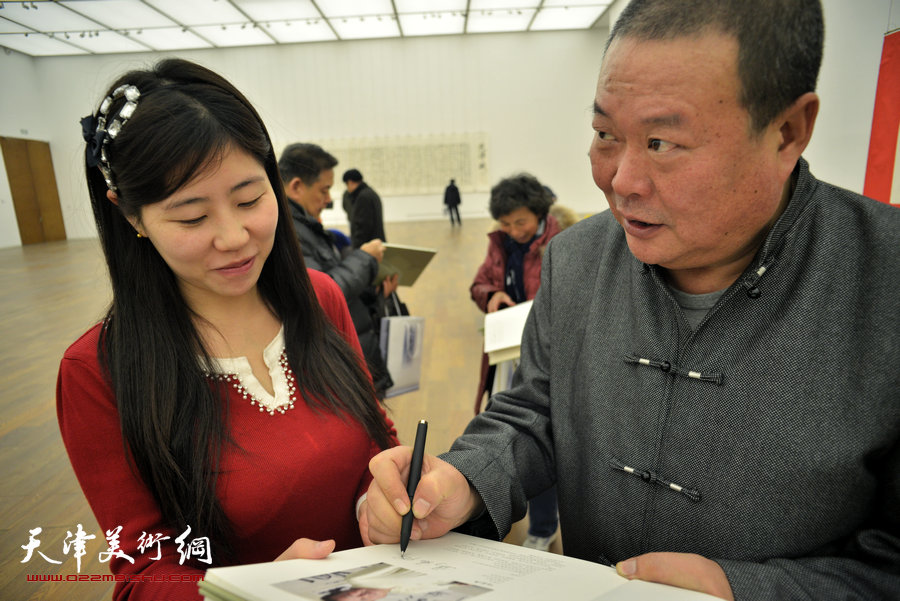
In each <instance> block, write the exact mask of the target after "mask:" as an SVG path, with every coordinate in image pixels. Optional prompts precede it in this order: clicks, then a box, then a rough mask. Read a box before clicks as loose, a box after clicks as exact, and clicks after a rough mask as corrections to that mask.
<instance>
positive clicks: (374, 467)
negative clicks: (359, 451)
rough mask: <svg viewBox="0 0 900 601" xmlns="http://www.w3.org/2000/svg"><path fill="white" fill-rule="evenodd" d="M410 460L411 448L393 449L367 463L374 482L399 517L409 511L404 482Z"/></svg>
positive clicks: (407, 474)
mask: <svg viewBox="0 0 900 601" xmlns="http://www.w3.org/2000/svg"><path fill="white" fill-rule="evenodd" d="M411 460H412V448H410V447H394V448H392V449H388V450H387V451H383V452H381V453H379V454H378V455H376V456H375V457H373V458H372V460H371V461H370V462H369V471H370V472H372V476H373V477H374V478H375V480H374V481H375V482H376V483H377V484H378V487H379V488H380V489H381V492H382V494H383V495H384V497H385V498H386V499H387V500H388V502H389V503H390V504H391V506H392V507H393V508H394V510H395V511H396V512H397V513H398V514H399V515H403V514H405V513H406V512H407V511H409V495H408V494H407V493H406V480H407V478H408V476H409V463H410V461H411Z"/></svg>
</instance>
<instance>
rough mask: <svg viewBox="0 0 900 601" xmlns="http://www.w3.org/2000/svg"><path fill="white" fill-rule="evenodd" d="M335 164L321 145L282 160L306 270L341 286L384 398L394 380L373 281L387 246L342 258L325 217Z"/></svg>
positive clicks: (371, 245) (296, 148)
mask: <svg viewBox="0 0 900 601" xmlns="http://www.w3.org/2000/svg"><path fill="white" fill-rule="evenodd" d="M335 165H337V159H335V158H334V157H333V156H332V155H330V154H329V153H328V152H326V151H325V150H323V149H322V148H321V147H319V146H316V145H315V144H303V143H300V144H291V145H290V146H288V147H287V148H285V149H284V152H282V153H281V158H280V159H279V160H278V169H279V171H280V172H281V180H282V183H283V184H284V190H285V194H286V195H287V197H288V200H289V201H290V204H291V216H292V217H293V220H294V230H295V231H296V232H297V238H298V239H299V240H300V248H301V250H302V251H303V258H304V259H305V261H306V266H307V267H309V268H310V269H316V270H318V271H322V272H324V273H327V274H328V275H329V276H331V278H332V279H333V280H334V281H335V282H336V283H337V285H338V286H340V288H341V291H342V292H343V293H344V297H345V298H346V299H347V307H348V309H349V310H350V317H351V318H352V319H353V325H354V326H356V335H357V336H358V337H359V344H360V346H361V347H362V350H363V354H364V355H365V358H366V363H367V364H368V367H369V371H370V372H371V374H372V380H373V381H374V383H375V390H376V391H377V392H378V395H379V397H381V398H383V397H384V391H385V390H387V389H388V388H390V387H391V386H392V385H393V381H392V380H391V375H390V373H388V370H387V366H386V365H385V363H384V358H383V357H382V356H381V351H380V349H379V345H378V337H379V332H380V324H379V323H378V322H377V318H376V316H375V310H374V307H373V305H372V302H371V301H372V300H373V299H375V298H376V296H375V295H376V291H375V289H374V287H373V286H372V282H373V281H374V279H375V276H376V275H377V274H378V264H379V263H380V262H381V259H382V257H383V256H384V242H382V241H381V240H379V239H377V238H376V239H371V240H368V241H366V242H365V243H363V244H361V245H359V247H358V248H352V249H346V252H345V253H343V254H342V253H341V252H340V251H338V249H337V247H336V246H335V244H334V239H333V237H332V234H331V233H330V232H328V231H326V230H325V228H324V227H322V224H321V223H320V222H319V216H320V215H321V213H322V210H323V209H324V208H325V206H326V205H327V204H328V203H329V202H330V201H331V193H330V190H331V186H332V185H333V184H334V166H335Z"/></svg>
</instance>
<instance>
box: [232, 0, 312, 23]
mask: <svg viewBox="0 0 900 601" xmlns="http://www.w3.org/2000/svg"><path fill="white" fill-rule="evenodd" d="M232 2H234V4H235V5H236V6H237V7H238V8H239V9H241V10H242V11H244V13H245V14H246V15H247V16H248V17H250V18H251V19H253V20H254V21H257V22H259V21H290V20H294V19H315V18H317V17H321V16H322V14H321V13H320V12H319V11H318V10H317V9H316V7H315V6H314V5H313V3H312V2H311V1H310V0H232Z"/></svg>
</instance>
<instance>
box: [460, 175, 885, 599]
mask: <svg viewBox="0 0 900 601" xmlns="http://www.w3.org/2000/svg"><path fill="white" fill-rule="evenodd" d="M795 175H796V177H797V181H796V185H795V188H794V192H793V195H792V198H791V200H790V202H789V205H788V207H787V209H786V210H785V212H784V213H783V214H782V216H781V217H780V218H779V219H778V221H777V223H776V224H775V225H774V227H773V228H772V230H771V231H770V232H769V234H768V236H767V238H766V240H765V242H764V243H763V246H762V247H761V249H760V250H759V251H758V253H757V256H756V258H755V259H754V261H753V262H752V263H751V265H750V266H749V267H748V268H747V270H746V271H745V272H744V274H743V275H742V277H740V278H739V279H738V280H737V281H736V282H735V283H734V284H733V285H732V286H731V287H730V288H728V290H727V291H725V293H724V294H723V295H722V297H721V298H720V299H719V301H718V303H717V304H716V305H715V307H714V308H713V309H712V310H711V311H710V312H709V313H708V314H707V316H706V317H705V318H704V320H703V321H702V322H701V323H700V324H699V326H698V327H697V329H696V330H695V331H692V330H691V328H690V326H689V325H688V323H687V321H686V320H685V318H684V316H683V315H682V313H681V309H680V308H679V307H678V305H677V303H676V302H675V299H674V298H673V296H672V294H671V292H670V290H669V288H668V286H667V285H666V283H665V281H664V277H663V274H662V272H661V271H660V270H659V269H658V268H657V267H655V266H648V265H645V264H642V263H641V262H639V261H638V260H637V259H635V258H634V256H633V255H632V254H631V253H630V252H629V250H628V246H627V244H626V241H625V236H624V233H623V231H622V228H621V227H620V226H619V225H618V224H617V223H616V222H615V220H614V219H613V217H612V215H611V214H610V213H609V212H608V211H607V212H604V213H601V214H599V215H596V216H594V217H592V218H590V219H587V220H585V221H582V222H580V223H578V224H576V225H574V226H572V227H571V228H569V229H568V230H566V231H565V232H563V233H562V234H560V235H559V236H556V237H555V238H554V239H553V240H552V241H551V243H550V245H549V247H548V250H547V253H546V255H545V258H544V265H543V270H542V283H541V287H540V290H539V292H538V295H537V298H536V299H535V302H534V306H533V309H532V312H531V315H530V316H529V318H528V323H527V325H526V328H525V333H524V336H523V342H522V359H521V367H520V368H519V371H518V373H517V375H516V378H515V380H514V384H513V387H512V388H511V389H510V390H508V391H506V392H504V393H500V394H497V395H495V396H494V397H493V398H492V399H491V401H490V403H489V405H488V408H487V410H486V411H485V412H484V413H482V414H481V415H479V416H478V417H476V418H475V419H474V420H473V421H472V422H471V423H470V425H469V426H468V428H467V430H466V432H465V433H464V434H463V435H462V436H461V437H460V438H459V439H458V440H457V441H456V442H455V443H454V445H453V447H452V448H451V450H450V451H449V452H448V453H446V454H444V455H443V458H444V459H446V460H447V461H449V462H450V463H452V464H453V465H454V466H456V467H457V468H458V469H459V470H460V471H461V472H462V473H463V474H464V475H465V476H466V477H467V478H468V479H469V480H470V482H472V484H473V485H474V487H475V488H476V490H477V491H478V492H479V494H480V495H481V496H482V497H483V499H484V502H485V506H486V512H485V514H483V515H482V517H481V518H479V519H478V520H476V521H474V522H472V523H470V524H468V525H466V526H465V528H466V529H468V531H469V532H471V533H474V534H478V535H481V536H485V537H492V538H500V537H502V536H503V535H504V534H505V533H506V532H507V531H508V530H509V528H510V525H511V524H512V522H513V521H515V520H517V519H520V518H521V517H522V516H524V514H525V510H526V499H527V498H529V497H532V496H534V495H537V494H538V493H540V492H541V491H543V490H545V489H546V488H548V487H549V486H550V485H552V484H554V483H556V485H557V487H558V491H559V511H560V522H561V526H562V532H563V542H564V548H565V553H566V554H567V555H571V556H575V557H579V558H582V559H587V560H591V561H600V562H604V563H605V562H609V561H611V562H617V561H620V560H623V559H627V558H629V557H632V556H635V555H638V554H642V553H646V552H651V551H675V552H688V553H699V554H701V555H704V556H706V557H709V558H711V559H713V560H715V561H717V562H718V563H719V564H720V565H721V566H722V567H723V569H724V570H725V573H726V575H727V576H728V578H729V581H730V583H731V586H732V589H733V590H734V593H735V597H736V599H738V600H739V601H743V600H747V599H754V600H755V599H758V600H761V601H762V600H766V601H769V600H775V599H815V600H827V599H860V600H863V599H864V600H866V601H869V600H875V599H885V600H887V599H893V600H897V599H900V210H898V209H897V208H893V207H890V206H887V205H884V204H881V203H878V202H876V201H872V200H870V199H866V198H864V197H862V196H859V195H857V194H853V193H851V192H848V191H846V190H842V189H839V188H836V187H834V186H831V185H828V184H826V183H823V182H820V181H818V180H816V179H815V178H814V177H813V176H812V175H811V174H810V173H809V168H808V165H807V163H806V162H805V161H804V160H802V159H801V160H800V162H799V164H798V166H797V169H796V170H795Z"/></svg>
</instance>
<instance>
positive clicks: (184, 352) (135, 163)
mask: <svg viewBox="0 0 900 601" xmlns="http://www.w3.org/2000/svg"><path fill="white" fill-rule="evenodd" d="M105 96H106V97H105V99H104V100H103V102H102V104H101V105H100V108H99V109H98V110H97V112H96V113H94V114H91V115H88V116H87V117H85V118H84V119H83V120H82V129H83V136H84V138H85V141H86V142H87V144H86V150H85V163H86V176H87V185H88V191H89V194H90V199H91V204H92V207H93V211H94V216H95V220H96V225H97V230H98V232H99V235H100V242H101V245H102V248H103V252H104V255H105V257H106V262H107V266H108V269H109V275H110V280H111V283H112V290H113V298H112V302H111V305H110V307H109V310H108V311H107V313H106V316H105V317H104V319H103V320H102V322H100V323H99V324H97V325H96V326H94V327H92V328H91V329H90V330H88V331H87V333H85V334H84V335H83V336H82V337H80V338H79V339H78V340H77V341H76V342H75V343H73V344H72V345H71V346H70V347H69V348H68V350H67V351H66V352H65V355H64V356H63V359H62V361H61V363H60V368H59V376H58V381H57V391H56V395H57V397H56V402H57V414H58V419H59V427H60V430H61V433H62V439H63V442H64V443H65V446H66V450H67V452H68V455H69V459H70V460H71V463H72V467H73V468H74V471H75V474H76V476H77V477H78V481H79V483H80V484H81V487H82V490H83V491H84V493H85V496H86V497H87V500H88V502H89V503H90V506H91V508H92V510H93V512H94V515H95V516H96V518H97V522H98V523H99V524H100V527H101V529H102V530H103V532H105V533H106V537H107V541H106V542H107V543H108V545H109V553H110V555H109V566H110V570H111V571H112V572H113V573H114V574H116V575H124V576H129V577H130V578H128V579H125V580H122V581H117V583H116V585H115V589H114V598H115V599H117V600H120V601H121V600H125V599H129V600H131V601H136V600H143V599H153V600H160V599H162V600H176V599H177V600H179V601H182V600H190V599H197V600H199V599H200V595H199V594H198V589H197V584H196V582H195V581H192V582H189V581H188V579H187V578H185V581H184V582H175V581H172V580H170V577H171V576H172V575H179V574H180V575H202V574H203V572H204V571H205V570H206V569H207V568H209V567H213V566H221V565H229V564H236V563H255V562H262V561H272V560H278V559H289V558H298V557H305V558H319V557H324V556H325V555H327V554H328V553H330V552H331V550H332V549H335V548H337V549H346V548H350V547H356V546H359V545H360V544H361V543H362V542H363V540H364V539H363V538H362V537H361V531H360V529H361V528H362V531H363V532H365V531H366V528H365V525H364V520H365V516H362V519H363V522H362V523H361V524H358V523H357V503H358V502H359V500H360V498H361V497H362V495H363V493H364V492H365V491H366V488H367V486H368V484H369V481H370V478H371V477H370V476H369V474H368V471H367V469H366V468H367V465H368V462H369V459H370V458H371V457H372V456H374V455H375V454H376V453H377V452H378V451H380V450H382V449H386V448H388V447H392V446H394V445H395V444H397V439H396V433H395V431H394V428H393V425H392V424H391V422H390V420H388V419H387V417H386V415H385V412H384V410H383V409H382V407H381V406H380V405H379V403H378V402H377V400H376V398H375V391H374V389H373V388H372V382H371V379H370V378H369V375H368V373H367V372H366V370H365V365H364V363H363V359H362V355H361V353H360V348H359V343H358V342H357V339H356V334H355V331H354V328H353V324H352V322H351V320H350V316H349V314H348V312H347V307H346V303H345V302H344V297H343V295H342V294H341V292H340V289H339V288H338V287H337V285H336V284H335V283H334V282H333V281H332V280H331V279H330V278H329V277H327V276H326V275H324V274H319V273H318V272H315V271H307V270H306V269H305V268H304V265H303V258H302V255H301V254H300V249H299V248H298V245H297V240H296V237H295V235H294V232H293V228H292V227H291V222H290V219H289V217H288V216H289V212H288V205H287V202H286V200H285V198H284V192H283V190H282V187H281V181H280V179H279V176H278V166H277V163H276V160H275V154H274V152H273V150H272V146H271V141H270V139H269V135H268V133H267V132H266V129H265V127H264V125H263V123H262V121H261V120H260V118H259V115H258V114H257V113H256V111H255V110H254V109H253V107H252V106H251V105H250V103H249V102H248V101H247V99H246V98H245V97H244V96H243V95H242V94H241V93H240V92H239V91H238V90H237V89H235V88H234V87H233V86H232V85H231V84H230V83H228V82H227V81H225V80H224V79H223V78H222V77H220V76H219V75H217V74H215V73H213V72H211V71H209V70H207V69H205V68H203V67H201V66H199V65H196V64H193V63H190V62H187V61H183V60H178V59H167V60H163V61H161V62H159V63H157V64H156V65H155V66H154V67H153V68H151V69H147V70H135V71H130V72H128V73H126V74H124V75H122V76H121V77H120V78H119V79H118V80H117V81H116V82H115V83H114V84H113V85H112V86H111V87H110V88H109V90H108V91H107V92H106V95H105ZM298 441H305V442H303V444H298ZM323 491H324V492H323ZM301 537H302V538H301ZM98 538H100V540H101V541H102V540H103V539H102V537H98ZM317 541H319V542H317ZM154 578H160V579H163V580H162V581H154ZM144 579H146V580H144Z"/></svg>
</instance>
